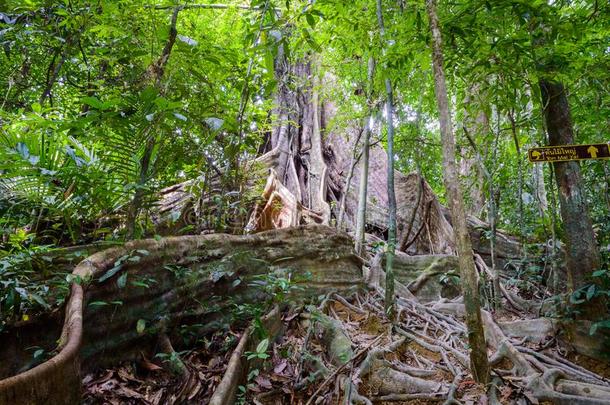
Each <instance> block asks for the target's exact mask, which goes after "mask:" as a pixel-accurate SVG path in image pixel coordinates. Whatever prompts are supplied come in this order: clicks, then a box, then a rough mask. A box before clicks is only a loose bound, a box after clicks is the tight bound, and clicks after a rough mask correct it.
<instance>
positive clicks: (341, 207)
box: [337, 126, 366, 229]
mask: <svg viewBox="0 0 610 405" xmlns="http://www.w3.org/2000/svg"><path fill="white" fill-rule="evenodd" d="M365 130H366V129H364V126H363V129H362V132H364V131H365ZM360 136H362V135H359V136H358V138H357V139H356V142H354V147H353V150H352V157H351V159H350V162H349V172H348V173H347V178H346V179H345V186H344V187H343V192H342V194H341V199H340V200H339V214H338V215H337V228H338V229H343V228H344V227H343V218H344V217H345V204H346V203H347V195H348V194H349V190H350V188H351V187H352V178H353V177H354V170H355V169H356V165H357V164H358V162H359V161H360V158H361V156H362V152H360V153H358V151H357V149H358V143H359V142H360ZM356 153H358V156H356Z"/></svg>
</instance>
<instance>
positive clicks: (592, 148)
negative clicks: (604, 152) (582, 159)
mask: <svg viewBox="0 0 610 405" xmlns="http://www.w3.org/2000/svg"><path fill="white" fill-rule="evenodd" d="M587 152H589V155H591V157H592V158H594V159H595V158H596V157H597V152H599V149H597V148H596V147H595V146H593V145H591V146H589V149H587Z"/></svg>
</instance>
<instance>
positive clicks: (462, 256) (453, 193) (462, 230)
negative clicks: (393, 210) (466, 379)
mask: <svg viewBox="0 0 610 405" xmlns="http://www.w3.org/2000/svg"><path fill="white" fill-rule="evenodd" d="M426 10H427V12H428V19H429V21H430V31H431V33H432V66H433V70H434V89H435V94H436V102H437V105H438V112H439V124H440V130H441V137H442V143H443V167H444V169H443V179H444V182H445V189H446V193H447V200H448V202H449V209H450V210H451V219H452V223H453V229H454V232H455V241H456V249H457V254H458V260H459V267H460V278H461V280H462V282H461V285H462V294H463V295H464V305H465V307H466V325H467V326H468V341H469V343H470V362H471V369H472V374H473V377H474V378H475V380H476V381H478V382H480V383H483V384H486V383H487V382H488V381H489V363H488V360H487V344H486V342H485V334H484V332H483V322H482V319H481V308H480V302H479V292H478V281H477V273H476V268H475V264H474V260H473V256H472V246H471V242H470V235H469V233H468V228H467V226H466V215H465V212H464V202H463V198H462V192H461V190H460V183H459V180H458V172H457V166H456V161H455V138H454V135H453V129H452V124H451V113H450V111H449V98H448V97H447V87H446V84H445V72H444V68H443V48H442V40H441V30H440V26H439V21H438V15H437V11H436V0H427V1H426Z"/></svg>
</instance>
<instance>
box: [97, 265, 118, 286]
mask: <svg viewBox="0 0 610 405" xmlns="http://www.w3.org/2000/svg"><path fill="white" fill-rule="evenodd" d="M122 267H123V265H122V264H119V265H118V266H114V267H113V268H111V269H110V270H108V271H107V272H106V274H104V275H103V276H102V277H100V278H99V279H98V280H97V281H98V282H99V283H103V282H104V281H106V280H108V279H109V278H111V277H112V276H114V275H115V274H117V273H118V272H119V271H120V270H121V268H122Z"/></svg>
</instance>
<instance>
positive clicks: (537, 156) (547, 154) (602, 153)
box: [527, 143, 610, 163]
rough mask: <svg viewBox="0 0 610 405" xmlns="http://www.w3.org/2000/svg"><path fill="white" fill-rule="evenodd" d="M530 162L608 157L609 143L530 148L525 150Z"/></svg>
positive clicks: (609, 154)
mask: <svg viewBox="0 0 610 405" xmlns="http://www.w3.org/2000/svg"><path fill="white" fill-rule="evenodd" d="M527 157H528V158H529V160H530V162H533V163H544V162H568V161H570V160H589V159H610V145H608V144H606V143H595V144H589V145H559V146H544V147H542V148H532V149H530V150H528V151H527Z"/></svg>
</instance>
